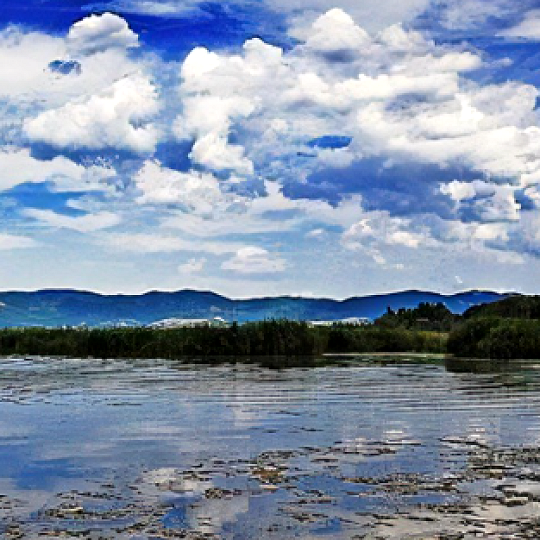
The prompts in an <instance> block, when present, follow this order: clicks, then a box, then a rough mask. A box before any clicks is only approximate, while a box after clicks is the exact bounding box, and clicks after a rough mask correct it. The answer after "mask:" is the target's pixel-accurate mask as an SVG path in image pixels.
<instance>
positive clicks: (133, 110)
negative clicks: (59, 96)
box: [25, 73, 159, 153]
mask: <svg viewBox="0 0 540 540" xmlns="http://www.w3.org/2000/svg"><path fill="white" fill-rule="evenodd" d="M158 111H159V102H158V98H157V91H156V88H155V86H154V85H153V84H152V82H151V80H150V79H149V78H148V77H147V76H145V75H143V74H141V73H136V74H133V75H131V76H127V77H124V78H122V79H120V80H119V81H117V82H115V83H114V84H112V85H111V86H110V87H109V88H107V89H105V90H104V91H102V92H100V93H99V94H94V95H91V96H85V97H83V98H81V99H77V100H74V101H71V102H69V103H67V104H66V105H64V106H63V107H60V108H58V109H52V110H48V111H45V112H43V113H41V114H40V115H38V116H37V117H36V118H33V119H31V120H29V121H27V122H26V124H25V131H26V134H27V136H28V137H29V138H30V139H31V140H32V141H38V142H44V143H47V144H50V145H52V146H56V147H59V148H67V149H70V148H88V149H104V148H110V147H112V148H117V149H125V150H129V151H132V152H135V153H151V152H153V151H154V149H155V147H156V144H157V142H158V135H159V133H158V130H157V128H156V127H155V126H154V125H153V124H152V123H151V122H150V120H151V119H152V118H153V117H154V116H155V115H156V114H157V112H158Z"/></svg>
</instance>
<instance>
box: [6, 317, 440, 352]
mask: <svg viewBox="0 0 540 540" xmlns="http://www.w3.org/2000/svg"><path fill="white" fill-rule="evenodd" d="M446 341H447V335H446V334H445V333H439V332H428V331H420V330H406V329H389V328H379V327H375V326H367V327H353V326H347V325H341V326H334V327H330V328H320V327H317V328H312V327H310V326H308V325H307V324H305V323H301V322H293V321H285V320H280V321H263V322H258V323H248V324H243V325H236V324H234V325H232V326H231V327H229V328H213V327H201V328H177V329H168V330H158V329H150V328H111V329H78V328H77V329H75V328H68V329H45V328H24V329H3V330H0V355H4V356H5V355H41V356H71V357H80V358H87V357H95V358H169V359H185V358H188V359H204V360H207V359H211V358H217V357H253V358H255V357H278V356H280V357H288V358H291V357H310V356H311V357H315V356H320V355H322V354H324V353H368V352H373V353H377V352H386V353H393V352H395V353H400V352H401V353H403V352H415V353H444V352H445V351H446Z"/></svg>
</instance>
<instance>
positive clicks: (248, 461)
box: [0, 358, 540, 539]
mask: <svg viewBox="0 0 540 540" xmlns="http://www.w3.org/2000/svg"><path fill="white" fill-rule="evenodd" d="M467 366H468V364H464V363H453V364H447V365H445V363H444V362H440V363H432V364H418V363H412V362H407V361H405V360H399V361H398V363H389V364H386V365H382V364H380V363H378V364H373V363H370V362H368V361H364V362H362V363H357V364H354V365H348V366H333V367H325V368H305V369H300V368H299V369H289V370H286V371H275V370H267V369H264V368H261V367H258V366H254V365H251V366H250V365H224V366H218V367H216V366H213V367H212V366H193V365H186V364H180V363H172V362H170V361H157V360H156V361H137V362H133V361H117V360H107V361H101V360H66V359H35V358H34V359H15V358H10V359H2V360H0V536H1V535H2V534H3V535H4V536H5V537H6V538H15V537H17V536H15V535H16V534H19V535H21V536H19V537H20V538H41V537H42V536H40V534H43V533H47V534H51V535H53V534H58V536H60V535H64V536H69V535H75V534H79V535H81V536H83V537H87V538H137V539H143V538H166V537H169V538H170V537H173V538H174V537H188V538H230V539H247V538H254V539H255V538H257V539H258V538H295V537H300V538H319V537H326V538H371V537H373V538H409V537H410V538H427V537H428V536H426V534H427V533H426V531H428V530H429V531H431V530H432V529H433V527H435V529H437V528H438V529H437V531H438V532H440V531H441V530H443V529H444V530H450V529H452V527H454V525H452V522H451V521H448V519H449V518H448V519H447V518H446V514H444V519H443V517H441V518H440V519H439V518H437V519H436V520H435V523H436V525H433V523H434V521H433V520H432V519H428V518H427V517H426V518H425V519H424V518H423V517H422V516H419V517H418V516H417V517H415V518H414V520H412V518H411V516H413V514H414V513H415V512H427V511H430V512H433V511H435V512H438V514H437V515H438V516H443V514H442V510H441V509H444V508H446V509H447V508H457V507H459V505H465V504H470V505H473V504H480V502H482V503H484V504H489V505H494V504H497V505H498V506H497V509H498V510H497V511H500V512H499V514H501V515H502V514H504V515H505V516H506V515H507V514H508V515H509V516H510V517H512V515H514V514H515V515H517V512H518V509H519V511H520V512H523V511H530V512H532V513H536V514H537V513H538V510H539V508H538V507H537V506H534V505H538V503H537V502H535V497H534V496H530V493H529V499H530V500H529V501H527V500H523V501H522V504H521V503H520V504H519V505H517V504H513V503H515V502H516V501H517V497H515V498H513V499H512V501H513V503H512V504H509V503H508V499H504V497H505V496H504V495H501V493H500V490H501V487H500V484H501V482H507V483H508V481H510V480H515V478H517V477H518V476H519V475H518V474H517V473H516V472H515V471H514V472H512V471H511V468H512V467H514V469H516V467H518V468H519V469H520V471H521V476H519V478H521V479H523V470H524V467H525V465H526V467H527V471H529V472H530V471H531V470H532V469H534V467H535V466H536V465H535V464H534V460H532V459H529V461H528V462H527V463H526V464H524V463H521V461H520V462H519V463H517V461H519V460H518V458H517V457H515V456H514V457H513V458H512V460H513V461H512V460H510V461H511V463H510V464H508V463H507V461H508V460H507V461H505V463H506V465H505V466H504V467H506V469H505V468H504V467H502V469H504V470H502V472H501V470H493V469H494V468H495V469H497V467H500V466H501V465H500V460H501V459H502V458H500V456H499V454H497V456H499V457H497V458H495V457H494V456H495V453H496V452H499V453H500V452H501V451H509V449H519V448H524V447H526V448H528V449H531V450H530V451H531V452H532V451H533V450H532V449H536V448H538V447H539V446H540V362H538V363H536V362H528V363H515V364H512V365H506V366H496V367H495V366H493V365H490V364H482V363H480V364H478V365H477V366H475V369H473V370H469V368H468V367H467ZM512 451H513V450H512ZM534 451H536V450H534ZM478 455H480V457H481V459H483V460H484V461H483V462H482V463H483V464H482V465H481V467H480V466H479V465H478V464H477V465H475V464H474V463H475V462H474V460H475V459H478ZM495 459H497V460H499V461H498V462H497V463H493V462H492V461H493V460H495ZM505 459H506V458H505ZM508 459H510V458H508ZM520 459H521V458H520ZM486 460H488V461H489V460H491V461H489V463H487V461H486ZM522 461H523V460H522ZM539 461H540V459H539ZM486 470H488V473H485V471H486ZM512 470H513V469H512ZM537 472H538V482H539V483H538V489H539V493H540V471H537ZM514 473H515V474H514ZM533 473H534V474H536V471H533V472H530V474H529V473H528V474H529V477H530V478H532V479H533V482H531V481H529V484H531V483H534V481H535V480H534V479H535V478H536V477H534V476H532V477H531V476H530V475H531V474H533ZM529 477H527V478H529ZM530 478H529V480H530ZM530 487H531V486H529V488H530ZM533 487H534V486H533ZM531 489H532V488H531ZM529 491H530V489H529ZM539 497H540V495H539ZM486 501H487V502H486ZM531 505H533V506H531ZM489 508H490V509H492V510H493V508H492V506H489ZM396 516H401V517H399V519H397V521H396ZM413 517H414V516H413ZM410 518H411V519H410ZM485 519H486V523H487V522H488V521H487V520H488V518H485ZM389 520H394V522H392V523H390V522H389ZM493 526H494V525H493ZM430 527H431V528H430ZM488 529H489V526H488V525H485V526H484V532H485V534H486V535H487V536H484V537H489V538H496V537H497V538H499V537H501V536H489V534H490V533H489V530H488ZM486 531H487V532H486ZM472 534H473V533H471V538H472V537H473V536H472ZM493 534H495V533H493ZM497 534H500V533H497ZM175 535H176V536H175ZM370 535H372V536H370ZM407 535H409V536H407ZM4 536H2V537H4ZM518 537H519V536H518ZM430 538H431V536H430ZM436 538H438V537H436ZM441 538H442V537H441Z"/></svg>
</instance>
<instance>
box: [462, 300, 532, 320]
mask: <svg viewBox="0 0 540 540" xmlns="http://www.w3.org/2000/svg"><path fill="white" fill-rule="evenodd" d="M464 317H465V318H466V319H472V318H479V317H502V318H509V319H540V296H520V295H514V296H510V297H507V298H504V299H501V300H499V301H497V302H494V303H490V304H487V305H478V306H472V307H470V308H469V309H468V310H467V311H466V312H465V313H464Z"/></svg>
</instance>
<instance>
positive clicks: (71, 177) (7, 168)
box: [0, 147, 114, 192]
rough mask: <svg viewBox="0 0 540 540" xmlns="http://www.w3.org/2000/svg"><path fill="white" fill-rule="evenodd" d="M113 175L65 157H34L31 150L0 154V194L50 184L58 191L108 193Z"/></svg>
mask: <svg viewBox="0 0 540 540" xmlns="http://www.w3.org/2000/svg"><path fill="white" fill-rule="evenodd" d="M111 176H114V172H113V171H112V170H111V169H110V168H107V167H103V166H99V165H90V166H87V167H85V166H83V165H80V164H77V163H74V162H73V161H71V160H70V159H67V158H65V157H63V156H58V157H55V158H53V159H51V160H48V161H45V160H39V159H35V158H34V157H32V155H31V154H30V151H29V150H28V149H19V148H9V147H7V148H4V150H2V151H0V192H1V191H5V190H9V189H11V188H13V187H15V186H17V185H19V184H25V183H29V182H31V183H41V182H50V183H51V184H53V186H54V189H55V190H56V191H93V190H106V189H107V184H106V182H105V181H106V180H107V179H108V178H110V177H111Z"/></svg>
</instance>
